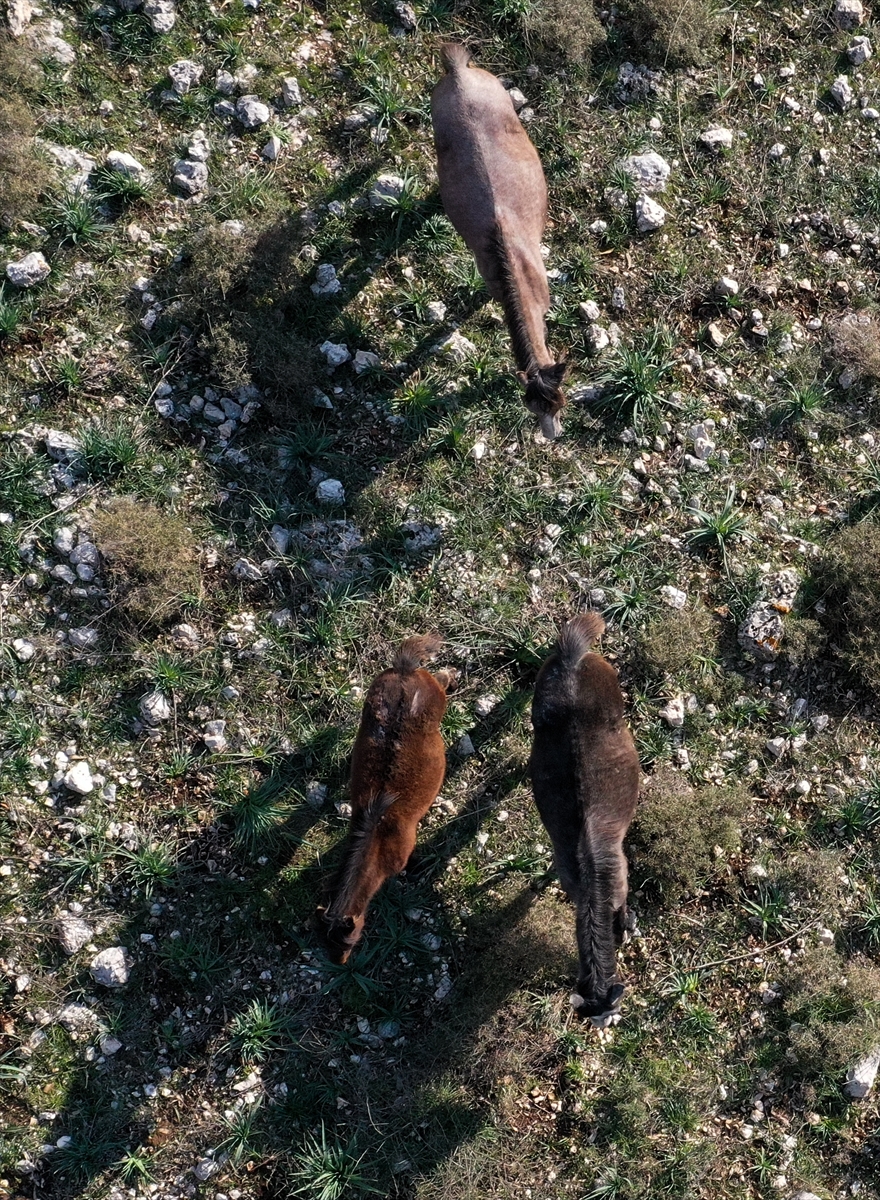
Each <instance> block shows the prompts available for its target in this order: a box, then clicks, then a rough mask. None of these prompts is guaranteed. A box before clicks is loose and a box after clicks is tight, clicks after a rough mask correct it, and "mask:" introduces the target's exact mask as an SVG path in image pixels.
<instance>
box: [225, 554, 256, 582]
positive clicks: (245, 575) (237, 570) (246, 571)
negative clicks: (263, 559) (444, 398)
mask: <svg viewBox="0 0 880 1200" xmlns="http://www.w3.org/2000/svg"><path fill="white" fill-rule="evenodd" d="M232 574H233V576H234V577H235V578H236V579H240V580H242V582H244V583H259V582H260V580H261V579H262V578H263V572H262V571H261V570H260V568H259V567H258V566H257V564H256V563H254V562H251V560H250V559H249V558H240V559H239V560H238V562H236V563H235V564H234V565H233V567H232Z"/></svg>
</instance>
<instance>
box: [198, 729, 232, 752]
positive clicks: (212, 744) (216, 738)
mask: <svg viewBox="0 0 880 1200" xmlns="http://www.w3.org/2000/svg"><path fill="white" fill-rule="evenodd" d="M225 729H226V722H225V721H208V723H207V724H206V725H205V732H204V733H203V734H202V741H203V742H204V743H205V746H206V747H207V749H208V750H210V751H211V753H212V754H222V753H223V751H224V750H225V749H226V747H227V745H228V742H227V740H226V735H225V732H224V731H225Z"/></svg>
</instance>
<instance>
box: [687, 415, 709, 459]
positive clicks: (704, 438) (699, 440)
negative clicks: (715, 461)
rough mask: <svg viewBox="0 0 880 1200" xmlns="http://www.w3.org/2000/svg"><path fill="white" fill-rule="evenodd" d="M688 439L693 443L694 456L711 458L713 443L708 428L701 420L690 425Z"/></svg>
mask: <svg viewBox="0 0 880 1200" xmlns="http://www.w3.org/2000/svg"><path fill="white" fill-rule="evenodd" d="M688 439H689V440H690V441H691V442H692V443H693V447H694V455H695V457H696V458H701V459H703V460H705V459H707V458H711V456H712V454H713V453H714V451H715V443H714V442H713V441H712V439H711V437H710V436H709V432H708V429H707V427H706V425H705V424H704V423H703V422H700V423H699V424H697V425H692V426H691V427H690V429H689V430H688Z"/></svg>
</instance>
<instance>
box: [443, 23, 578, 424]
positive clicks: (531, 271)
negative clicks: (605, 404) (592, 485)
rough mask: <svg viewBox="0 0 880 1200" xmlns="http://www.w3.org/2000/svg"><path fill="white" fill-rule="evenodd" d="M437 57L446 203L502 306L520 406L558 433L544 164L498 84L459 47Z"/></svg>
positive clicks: (559, 393)
mask: <svg viewBox="0 0 880 1200" xmlns="http://www.w3.org/2000/svg"><path fill="white" fill-rule="evenodd" d="M440 55H441V58H442V59H443V65H444V67H445V68H446V72H447V73H446V75H445V76H444V77H443V78H442V79H441V80H440V82H439V83H438V84H437V86H436V87H435V88H434V93H433V95H432V96H431V120H432V122H433V125H434V145H435V148H436V151H437V174H438V175H439V177H440V196H441V198H442V200H443V207H444V209H445V210H446V215H447V216H448V217H449V220H450V221H451V222H452V224H453V225H454V226H455V228H456V229H457V230H458V232H459V233H460V234H461V236H462V237H463V238H464V240H465V242H467V244H468V246H469V248H470V250H471V252H472V254H473V255H474V258H475V259H476V260H477V266H478V267H479V269H480V274H481V275H482V277H483V281H484V282H485V284H486V288H487V289H488V292H489V295H490V296H492V297H493V299H495V300H497V301H499V303H500V304H501V306H502V307H503V309H504V316H505V319H506V321H507V327H508V329H509V331H510V340H511V343H512V346H513V356H514V358H515V360H516V365H517V367H518V368H519V370H518V372H517V377H518V378H519V381H520V383H522V384H523V385H524V387H525V389H526V394H525V405H526V408H528V409H529V410H530V411H531V412H533V413H534V414H535V416H536V417H537V418H538V420H539V422H540V424H541V429H542V431H543V433H544V435H545V436H546V437H548V438H555V437H559V434H560V433H561V432H562V422H561V420H560V418H559V412H560V410H561V409H562V407H563V405H564V404H565V393H564V392H563V390H562V382H563V380H564V379H565V375H566V372H567V369H568V368H567V364H566V363H565V362H561V361H560V362H555V361H554V359H553V355H552V354H551V353H550V351H549V350H548V349H547V341H546V338H547V328H546V325H545V323H544V314H545V313H546V312H547V310H548V309H549V307H550V288H549V286H548V284H547V271H546V270H545V268H544V259H543V258H542V256H541V236H542V234H543V232H544V225H545V223H546V221H547V184H546V182H545V180H544V172H543V170H542V168H541V160H540V159H539V158H538V152H537V151H536V150H535V147H534V146H533V145H532V143H531V142H530V141H529V137H528V134H527V133H526V131H525V129H524V128H523V126H522V122H521V121H520V119H519V117H518V116H517V115H516V110H515V109H514V107H513V101H512V100H511V99H510V96H509V95H508V93H507V92H506V91H505V90H504V88H503V87H502V85H501V83H500V81H499V80H498V79H496V78H495V76H494V75H491V74H490V73H489V72H488V71H482V70H480V68H479V67H472V66H470V65H469V64H470V61H471V56H470V52H469V51H468V49H467V48H466V47H465V46H459V45H456V44H449V45H445V46H442V47H441V48H440Z"/></svg>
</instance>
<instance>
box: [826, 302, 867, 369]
mask: <svg viewBox="0 0 880 1200" xmlns="http://www.w3.org/2000/svg"><path fill="white" fill-rule="evenodd" d="M828 350H829V354H830V356H831V358H833V359H834V361H835V363H836V365H837V367H838V368H839V369H842V370H846V371H848V372H849V373H850V374H851V375H852V376H853V378H854V379H868V380H872V381H874V382H876V381H878V380H880V320H878V319H877V318H876V317H873V316H870V315H869V314H867V313H861V314H859V316H858V317H857V318H856V319H852V318H851V319H850V320H847V321H840V322H839V323H838V324H837V325H835V326H834V327H833V328H832V330H831V335H830V337H829V345H828Z"/></svg>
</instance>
